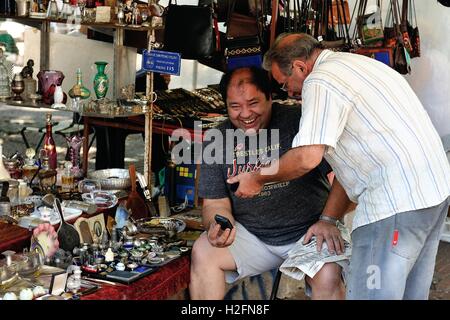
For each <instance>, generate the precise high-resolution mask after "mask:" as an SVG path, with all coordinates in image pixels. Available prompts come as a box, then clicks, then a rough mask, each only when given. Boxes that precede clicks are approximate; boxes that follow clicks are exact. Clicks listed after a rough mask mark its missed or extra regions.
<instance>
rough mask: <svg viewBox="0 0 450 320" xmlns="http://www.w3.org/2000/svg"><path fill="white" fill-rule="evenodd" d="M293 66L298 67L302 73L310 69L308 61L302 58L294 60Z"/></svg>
mask: <svg viewBox="0 0 450 320" xmlns="http://www.w3.org/2000/svg"><path fill="white" fill-rule="evenodd" d="M292 65H293V68H294V69H298V71H300V72H301V73H304V72H306V71H307V70H308V68H307V66H306V63H305V62H304V61H302V60H294V62H293V64H292Z"/></svg>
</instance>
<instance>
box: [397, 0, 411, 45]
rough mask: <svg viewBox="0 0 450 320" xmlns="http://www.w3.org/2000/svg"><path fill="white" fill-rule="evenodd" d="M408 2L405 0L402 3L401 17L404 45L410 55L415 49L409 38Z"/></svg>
mask: <svg viewBox="0 0 450 320" xmlns="http://www.w3.org/2000/svg"><path fill="white" fill-rule="evenodd" d="M408 2H409V0H403V2H402V15H401V17H400V30H401V33H402V38H403V44H404V46H405V48H406V50H408V53H409V54H411V52H412V50H413V48H412V44H411V40H410V38H409V33H408Z"/></svg>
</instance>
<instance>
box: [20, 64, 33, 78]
mask: <svg viewBox="0 0 450 320" xmlns="http://www.w3.org/2000/svg"><path fill="white" fill-rule="evenodd" d="M33 66H34V61H33V59H29V60H28V61H27V65H26V66H25V67H23V69H22V71H21V72H20V74H21V76H22V78H24V79H31V78H33Z"/></svg>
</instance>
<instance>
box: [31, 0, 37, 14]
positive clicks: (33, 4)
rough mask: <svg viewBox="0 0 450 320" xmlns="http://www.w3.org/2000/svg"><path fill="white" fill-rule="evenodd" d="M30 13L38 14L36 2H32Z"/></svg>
mask: <svg viewBox="0 0 450 320" xmlns="http://www.w3.org/2000/svg"><path fill="white" fill-rule="evenodd" d="M30 11H31V12H39V3H38V1H37V0H33V3H32V4H31V9H30Z"/></svg>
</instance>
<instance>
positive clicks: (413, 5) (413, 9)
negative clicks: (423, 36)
mask: <svg viewBox="0 0 450 320" xmlns="http://www.w3.org/2000/svg"><path fill="white" fill-rule="evenodd" d="M403 1H406V0H403ZM410 1H411V3H410V6H409V10H408V11H409V13H408V15H409V21H410V22H411V26H412V27H413V28H414V27H417V16H416V2H415V1H414V0H410ZM413 13H414V17H413ZM413 18H414V19H413Z"/></svg>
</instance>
